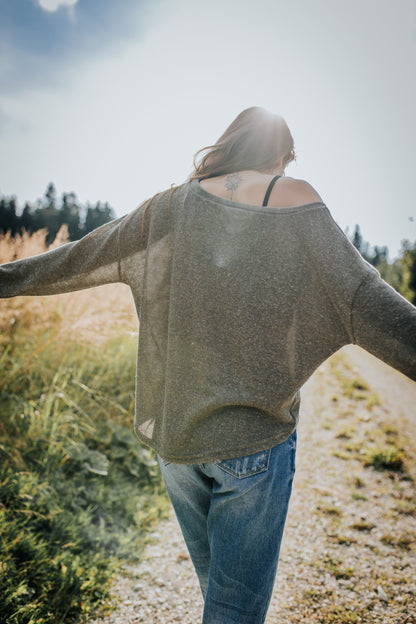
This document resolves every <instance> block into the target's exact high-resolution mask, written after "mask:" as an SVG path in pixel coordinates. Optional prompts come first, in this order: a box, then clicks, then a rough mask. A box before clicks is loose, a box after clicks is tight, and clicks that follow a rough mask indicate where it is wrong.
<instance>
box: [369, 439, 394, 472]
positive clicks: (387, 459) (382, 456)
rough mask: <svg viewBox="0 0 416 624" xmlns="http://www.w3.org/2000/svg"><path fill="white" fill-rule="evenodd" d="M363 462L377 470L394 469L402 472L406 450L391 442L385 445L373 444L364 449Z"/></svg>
mask: <svg viewBox="0 0 416 624" xmlns="http://www.w3.org/2000/svg"><path fill="white" fill-rule="evenodd" d="M362 461H363V464H364V466H366V467H368V466H371V467H373V468H375V470H393V471H397V472H402V471H403V470H404V452H403V450H402V449H399V448H397V447H396V445H395V444H389V445H386V446H384V447H380V446H373V447H370V448H366V449H364V452H363V460H362Z"/></svg>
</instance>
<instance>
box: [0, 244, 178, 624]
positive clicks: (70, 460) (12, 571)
mask: <svg viewBox="0 0 416 624" xmlns="http://www.w3.org/2000/svg"><path fill="white" fill-rule="evenodd" d="M61 242H62V241H61ZM25 244H26V247H25ZM13 245H14V247H13ZM42 245H43V242H42V237H41V236H38V237H37V238H36V237H35V239H32V238H30V239H28V238H26V239H25V240H23V239H19V237H17V240H16V241H13V240H3V241H2V240H0V259H1V260H2V261H6V260H12V259H16V258H18V257H22V256H23V255H30V253H32V254H33V253H38V252H41V251H45V248H44V246H42ZM28 251H29V253H27V252H28ZM25 252H26V253H25ZM7 254H8V255H7ZM125 293H126V290H125V289H123V287H122V286H121V289H119V288H118V286H114V287H112V286H109V287H107V286H105V287H102V288H101V289H98V290H97V289H91V290H89V291H82V292H80V293H74V294H71V295H62V296H56V297H35V298H31V297H26V298H23V297H19V298H15V299H10V300H2V301H0V331H1V335H0V349H1V352H0V621H1V622H7V624H61V623H62V624H63V623H65V624H66V623H69V622H71V623H72V622H77V621H84V620H85V619H86V618H87V617H88V616H89V615H90V614H92V613H94V611H95V609H96V608H97V607H98V606H99V605H100V604H102V602H103V601H104V600H105V599H106V597H107V596H108V595H109V587H110V583H111V580H112V579H113V578H114V576H115V574H116V572H117V570H118V569H119V568H120V566H121V565H122V562H123V560H135V559H139V558H140V557H141V555H142V552H143V548H144V545H145V544H146V542H147V541H148V535H149V530H151V529H152V527H153V525H154V523H155V522H156V521H157V520H158V519H159V518H160V517H164V516H166V515H167V513H168V508H169V506H168V501H167V496H166V494H165V490H164V488H163V485H162V481H161V477H160V472H159V468H158V465H157V461H156V457H155V455H154V453H153V452H152V451H150V450H149V449H147V448H145V447H143V446H141V445H140V443H139V441H138V440H137V438H136V437H135V435H134V434H133V431H132V420H133V413H134V379H135V359H136V348H137V346H136V337H135V336H133V335H131V334H132V333H134V330H135V321H133V320H132V318H133V310H132V305H131V299H130V298H129V295H128V296H127V297H126V294H125Z"/></svg>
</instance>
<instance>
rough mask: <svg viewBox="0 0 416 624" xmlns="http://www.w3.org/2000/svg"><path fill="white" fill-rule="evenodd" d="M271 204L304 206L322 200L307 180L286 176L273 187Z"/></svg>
mask: <svg viewBox="0 0 416 624" xmlns="http://www.w3.org/2000/svg"><path fill="white" fill-rule="evenodd" d="M273 191H275V192H274V193H272V195H271V198H270V199H271V201H270V205H276V206H302V205H303V204H312V203H315V202H322V198H321V196H320V195H319V194H318V193H317V191H316V190H315V189H314V188H313V186H312V185H311V184H309V182H306V180H297V179H296V178H289V177H287V176H284V177H282V178H280V179H279V181H278V183H277V184H275V187H274V189H273Z"/></svg>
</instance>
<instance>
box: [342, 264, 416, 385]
mask: <svg viewBox="0 0 416 624" xmlns="http://www.w3.org/2000/svg"><path fill="white" fill-rule="evenodd" d="M351 320H352V328H353V335H354V342H355V344H357V345H359V346H360V347H363V349H366V350H367V351H369V352H370V353H372V354H373V355H375V356H376V357H378V358H380V359H381V360H383V361H384V362H386V363H387V364H390V366H393V367H394V368H396V369H397V370H399V371H400V372H402V373H404V374H405V375H407V376H408V377H410V378H411V379H413V380H415V381H416V308H415V307H414V306H413V305H412V304H411V303H409V302H408V301H407V300H406V299H404V297H402V296H401V295H399V294H398V293H397V292H396V291H395V290H394V289H393V288H392V287H391V286H389V285H388V284H387V283H386V282H385V281H384V280H382V279H381V277H380V276H379V275H378V274H377V273H375V272H374V273H371V274H369V275H368V276H367V277H366V278H365V279H364V280H363V281H362V282H361V284H360V286H359V288H358V290H357V292H356V294H355V297H354V301H353V306H352V319H351Z"/></svg>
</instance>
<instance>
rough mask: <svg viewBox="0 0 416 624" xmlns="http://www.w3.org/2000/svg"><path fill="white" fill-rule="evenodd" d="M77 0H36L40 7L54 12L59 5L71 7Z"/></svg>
mask: <svg viewBox="0 0 416 624" xmlns="http://www.w3.org/2000/svg"><path fill="white" fill-rule="evenodd" d="M77 2H78V0H38V4H39V6H40V8H41V9H45V11H48V12H49V13H55V11H57V10H58V9H60V8H61V7H69V8H71V7H73V6H75V5H76V3H77Z"/></svg>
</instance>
